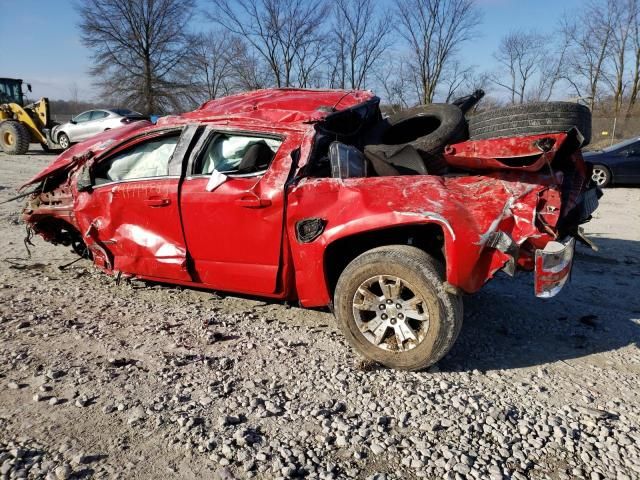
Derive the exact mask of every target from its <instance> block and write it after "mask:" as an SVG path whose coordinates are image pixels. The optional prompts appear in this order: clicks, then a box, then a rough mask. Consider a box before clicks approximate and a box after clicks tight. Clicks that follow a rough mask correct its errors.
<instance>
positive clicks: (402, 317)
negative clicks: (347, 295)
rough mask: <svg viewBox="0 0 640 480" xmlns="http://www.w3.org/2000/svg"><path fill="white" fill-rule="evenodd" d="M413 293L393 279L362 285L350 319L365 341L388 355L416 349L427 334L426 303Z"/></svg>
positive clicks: (371, 280)
mask: <svg viewBox="0 0 640 480" xmlns="http://www.w3.org/2000/svg"><path fill="white" fill-rule="evenodd" d="M417 292H418V290H417V289H416V288H414V287H413V286H412V285H411V284H409V283H408V282H406V281H405V280H403V279H401V278H399V277H396V276H393V275H378V276H375V277H371V278H369V279H367V280H365V281H364V282H362V284H360V286H359V287H358V289H357V290H356V293H355V295H354V297H353V316H354V319H355V322H356V325H357V326H358V329H359V330H360V332H361V333H362V335H363V336H364V337H365V338H366V339H367V341H369V342H370V343H371V344H373V345H375V346H376V347H378V348H381V349H384V350H391V351H400V352H404V351H408V350H411V349H413V348H415V347H417V346H418V345H419V344H420V343H421V342H422V341H423V340H424V339H425V337H426V334H427V331H428V330H429V312H428V311H427V303H426V301H425V300H424V299H423V298H422V297H421V296H420V295H419V294H418V293H417Z"/></svg>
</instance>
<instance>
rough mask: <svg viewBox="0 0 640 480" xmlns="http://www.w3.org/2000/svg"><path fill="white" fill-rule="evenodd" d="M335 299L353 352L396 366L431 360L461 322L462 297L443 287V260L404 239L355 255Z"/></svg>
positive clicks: (408, 367) (412, 366) (414, 366)
mask: <svg viewBox="0 0 640 480" xmlns="http://www.w3.org/2000/svg"><path fill="white" fill-rule="evenodd" d="M334 305H335V314H336V319H337V322H338V325H339V327H340V329H341V330H342V332H343V334H344V335H345V337H346V338H347V340H348V341H349V343H350V344H351V345H352V346H353V347H354V348H355V349H356V350H357V351H358V352H360V353H361V354H362V355H364V356H365V357H367V358H369V359H371V360H374V361H376V362H378V363H381V364H383V365H385V366H387V367H390V368H395V369H401V370H420V369H423V368H426V367H428V366H430V365H433V364H434V363H436V362H437V361H438V360H440V359H441V358H442V357H443V356H444V355H445V354H446V353H447V352H448V351H449V350H450V349H451V347H452V346H453V344H454V343H455V340H456V338H457V336H458V333H459V332H460V328H461V326H462V317H463V309H462V299H461V297H460V296H458V295H454V294H452V293H449V292H448V291H447V290H446V289H445V286H444V270H443V268H442V265H441V264H440V263H439V262H437V261H436V260H435V259H434V258H433V257H431V256H430V255H428V254H427V253H425V252H424V251H422V250H420V249H418V248H415V247H410V246H406V245H391V246H386V247H379V248H375V249H373V250H369V251H367V252H365V253H363V254H362V255H360V256H358V257H357V258H355V259H354V260H353V261H352V262H351V263H350V264H349V265H347V267H346V268H345V269H344V271H343V272H342V274H341V275H340V279H339V280H338V284H337V285H336V290H335V295H334Z"/></svg>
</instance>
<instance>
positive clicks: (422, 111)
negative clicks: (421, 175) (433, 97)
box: [372, 103, 466, 156]
mask: <svg viewBox="0 0 640 480" xmlns="http://www.w3.org/2000/svg"><path fill="white" fill-rule="evenodd" d="M385 122H386V129H385V131H384V133H383V134H382V138H381V139H380V143H381V144H382V145H375V148H376V150H377V151H382V152H384V153H386V154H387V156H391V155H393V154H394V153H396V152H397V151H399V150H401V149H402V148H403V147H404V146H406V145H411V146H412V147H413V148H415V149H416V150H417V151H418V152H420V153H421V154H425V155H427V156H429V155H437V154H439V153H442V150H443V149H444V147H445V145H447V144H449V143H453V142H457V141H459V140H462V139H464V138H465V137H466V122H465V120H464V114H463V113H462V110H460V108H459V107H456V106H455V105H450V104H448V103H433V104H430V105H420V106H419V107H414V108H410V109H408V110H404V111H402V112H400V113H397V114H395V115H391V116H390V117H389V118H387V119H386V120H385ZM372 147H373V146H372Z"/></svg>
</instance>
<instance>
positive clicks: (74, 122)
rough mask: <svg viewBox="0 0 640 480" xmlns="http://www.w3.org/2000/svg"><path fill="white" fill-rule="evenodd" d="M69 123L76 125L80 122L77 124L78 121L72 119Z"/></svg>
mask: <svg viewBox="0 0 640 480" xmlns="http://www.w3.org/2000/svg"><path fill="white" fill-rule="evenodd" d="M69 123H71V124H73V125H75V124H76V123H78V122H76V121H75V120H74V119H73V118H72V119H71V120H69Z"/></svg>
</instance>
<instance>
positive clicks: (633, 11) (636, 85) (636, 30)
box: [626, 0, 640, 118]
mask: <svg viewBox="0 0 640 480" xmlns="http://www.w3.org/2000/svg"><path fill="white" fill-rule="evenodd" d="M630 15H631V18H632V21H631V46H632V48H633V57H634V59H633V68H632V72H633V75H632V80H631V94H630V95H629V105H628V107H627V114H626V116H627V118H629V117H630V116H631V113H632V112H633V110H634V108H635V105H636V101H637V99H638V92H639V91H640V2H638V1H637V0H632V1H631V2H630Z"/></svg>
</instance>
